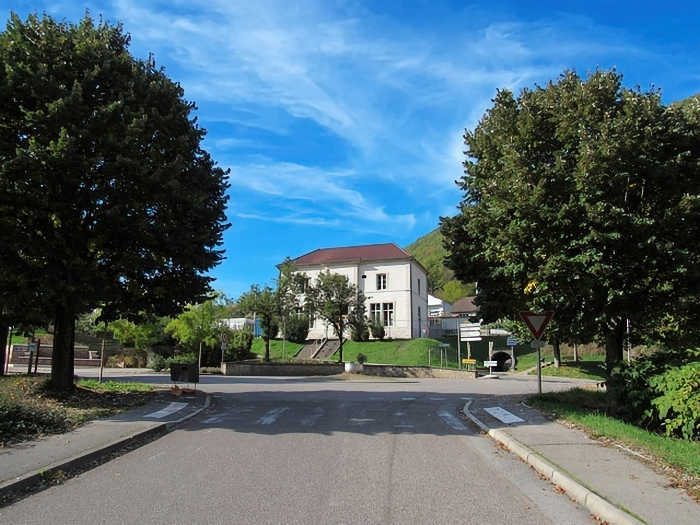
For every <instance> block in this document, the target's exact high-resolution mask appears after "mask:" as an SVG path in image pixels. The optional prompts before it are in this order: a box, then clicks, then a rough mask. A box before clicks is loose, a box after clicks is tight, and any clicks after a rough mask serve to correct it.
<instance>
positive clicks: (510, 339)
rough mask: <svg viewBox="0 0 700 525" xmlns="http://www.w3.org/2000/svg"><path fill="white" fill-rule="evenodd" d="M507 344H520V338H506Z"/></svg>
mask: <svg viewBox="0 0 700 525" xmlns="http://www.w3.org/2000/svg"><path fill="white" fill-rule="evenodd" d="M506 346H518V340H517V339H516V338H515V337H509V338H508V339H506Z"/></svg>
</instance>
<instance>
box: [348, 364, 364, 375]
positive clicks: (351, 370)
mask: <svg viewBox="0 0 700 525" xmlns="http://www.w3.org/2000/svg"><path fill="white" fill-rule="evenodd" d="M362 368H363V367H362V363H345V371H346V372H347V373H348V374H361V373H362Z"/></svg>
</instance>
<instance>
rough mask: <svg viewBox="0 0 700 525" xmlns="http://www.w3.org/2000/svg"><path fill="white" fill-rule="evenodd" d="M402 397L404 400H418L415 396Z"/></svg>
mask: <svg viewBox="0 0 700 525" xmlns="http://www.w3.org/2000/svg"><path fill="white" fill-rule="evenodd" d="M401 399H403V400H404V401H415V400H416V398H415V397H403V398H401Z"/></svg>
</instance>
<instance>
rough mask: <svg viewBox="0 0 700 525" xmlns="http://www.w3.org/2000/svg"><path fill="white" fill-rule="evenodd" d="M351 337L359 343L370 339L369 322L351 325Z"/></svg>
mask: <svg viewBox="0 0 700 525" xmlns="http://www.w3.org/2000/svg"><path fill="white" fill-rule="evenodd" d="M350 339H352V340H353V341H355V342H357V343H361V342H363V341H369V327H368V326H367V323H364V322H358V323H355V324H353V325H351V326H350Z"/></svg>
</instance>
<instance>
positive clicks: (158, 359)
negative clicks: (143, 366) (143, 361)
mask: <svg viewBox="0 0 700 525" xmlns="http://www.w3.org/2000/svg"><path fill="white" fill-rule="evenodd" d="M168 365H169V363H168V359H167V358H165V357H163V356H162V355H155V356H154V357H153V361H151V370H153V371H154V372H161V371H163V370H165V369H166V368H168Z"/></svg>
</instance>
